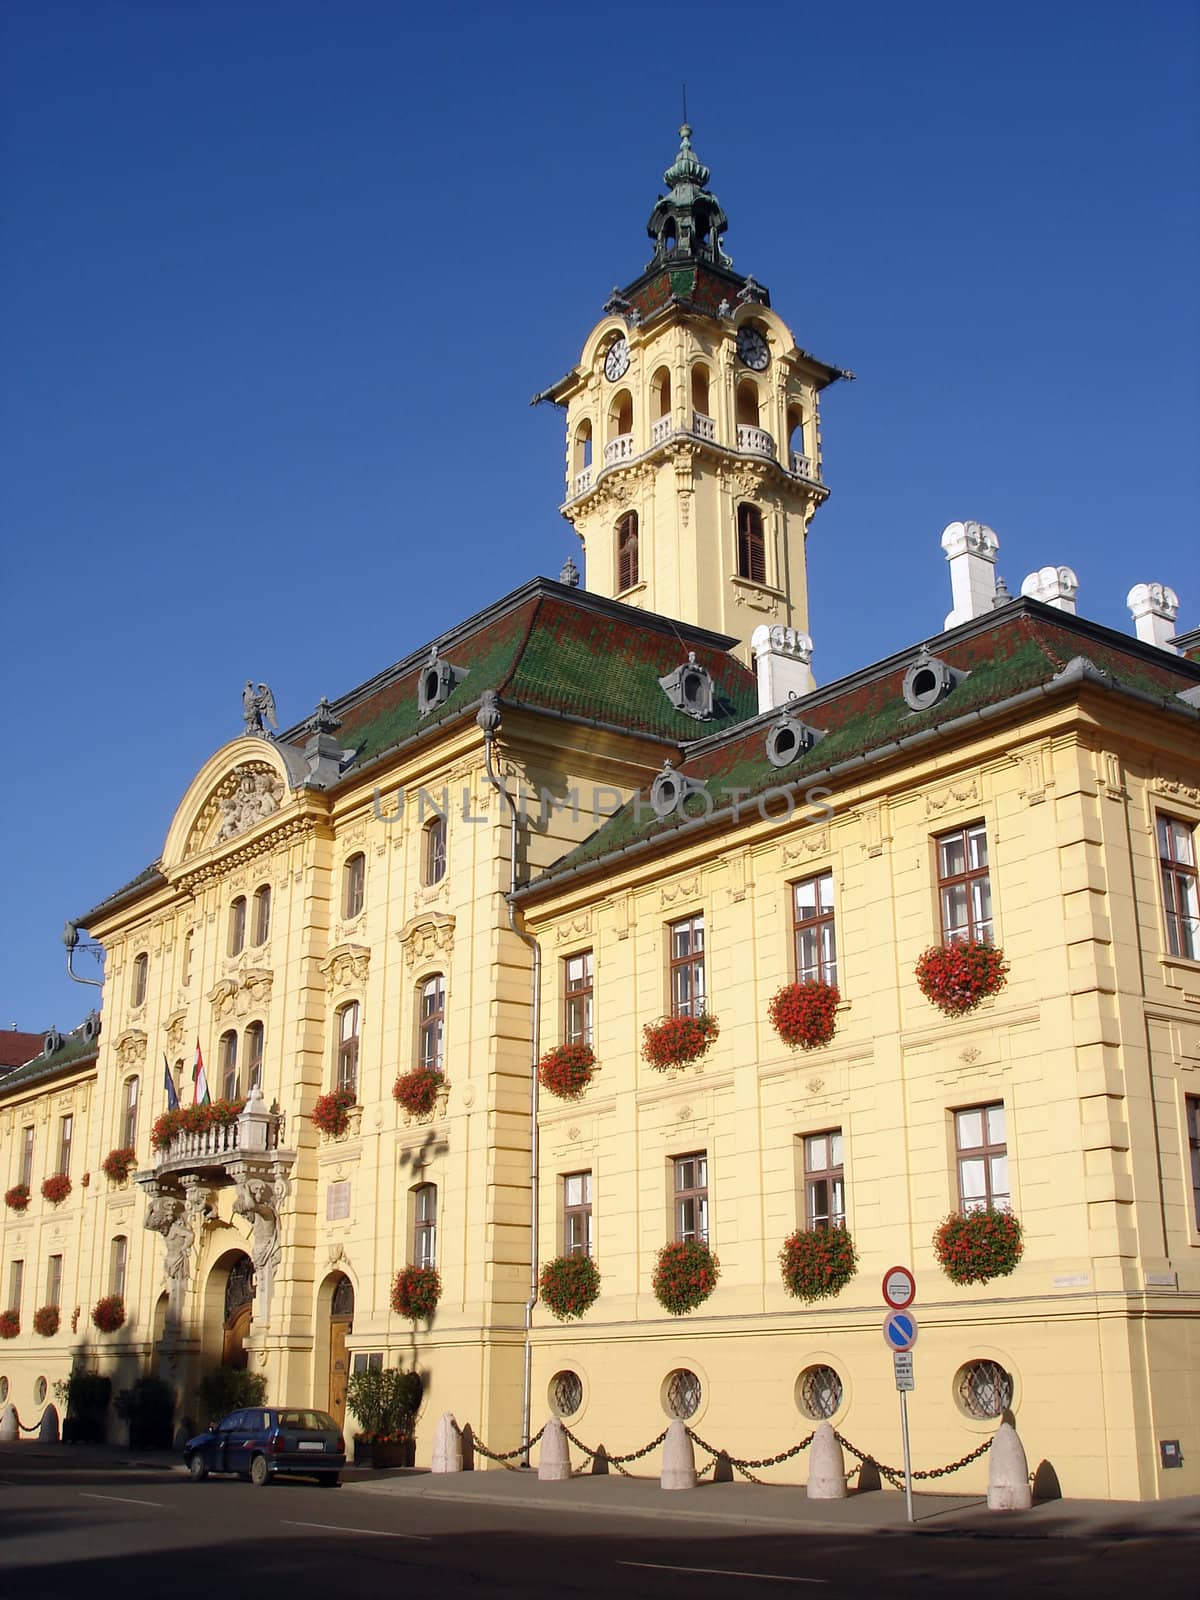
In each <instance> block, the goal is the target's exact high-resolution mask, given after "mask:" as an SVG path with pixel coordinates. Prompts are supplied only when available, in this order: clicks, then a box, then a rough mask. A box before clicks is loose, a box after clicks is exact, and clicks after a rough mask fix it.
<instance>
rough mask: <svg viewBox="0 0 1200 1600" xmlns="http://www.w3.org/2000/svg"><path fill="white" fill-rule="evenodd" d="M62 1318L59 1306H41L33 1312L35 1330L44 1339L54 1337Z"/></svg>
mask: <svg viewBox="0 0 1200 1600" xmlns="http://www.w3.org/2000/svg"><path fill="white" fill-rule="evenodd" d="M61 1320H62V1318H61V1316H60V1314H59V1309H58V1307H57V1306H39V1307H38V1308H37V1310H36V1311H35V1312H34V1313H33V1331H34V1333H40V1334H41V1336H42V1338H43V1339H53V1337H54V1335H55V1334H56V1333H57V1332H58V1326H59V1323H60V1322H61Z"/></svg>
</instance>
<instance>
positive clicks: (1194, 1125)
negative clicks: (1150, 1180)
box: [1185, 1094, 1200, 1228]
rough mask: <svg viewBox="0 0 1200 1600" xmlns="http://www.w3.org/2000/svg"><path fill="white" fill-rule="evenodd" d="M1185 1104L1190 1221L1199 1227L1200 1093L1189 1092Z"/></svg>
mask: <svg viewBox="0 0 1200 1600" xmlns="http://www.w3.org/2000/svg"><path fill="white" fill-rule="evenodd" d="M1185 1104H1186V1107H1187V1138H1188V1155H1189V1156H1190V1157H1191V1165H1192V1221H1193V1222H1194V1223H1195V1224H1196V1226H1197V1228H1200V1095H1198V1094H1189V1095H1188V1097H1187V1100H1186V1102H1185Z"/></svg>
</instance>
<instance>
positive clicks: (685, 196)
mask: <svg viewBox="0 0 1200 1600" xmlns="http://www.w3.org/2000/svg"><path fill="white" fill-rule="evenodd" d="M683 111H684V120H683V122H682V123H681V125H680V128H679V150H678V152H677V154H676V156H675V159H674V161H672V163H671V165H670V166H669V167H668V168H667V170H666V171H665V172H664V173H663V182H664V183H665V184H666V185H667V186H668V189H669V191H670V192H669V193H668V194H667V195H665V196H664V195H660V196H659V198H658V201H657V203H656V205H655V207H654V210H653V211H652V212H651V213H650V220H649V222H648V223H647V224H646V232H647V233H648V234H649V235H650V237H651V238H652V239H653V240H654V259H653V260H652V261H650V262H649V263H647V270H649V269H650V268H651V267H655V266H661V265H662V264H663V263H664V262H665V261H666V260H667V259H668V258H670V259H671V260H673V261H674V260H678V261H680V262H683V261H711V262H712V263H713V264H714V265H715V266H720V267H730V266H732V265H733V263H732V262H731V261H730V259H729V257H728V256H727V255H726V254H725V253H724V251H723V250H722V249H721V237H722V235H723V234H724V232H725V230H726V228H728V226H729V218H728V217H727V216H726V215H725V213H724V211H723V210H722V209H721V202H720V201H719V200H718V199H717V197H716V195H714V194H712V193H710V191H709V189H708V180H709V177H710V173H709V169H708V168H707V167H706V166H705V165H704V163H703V162H702V161H701V160H700V158H699V157H698V156H697V155H696V152H695V151H694V150H693V149H692V129H691V125H690V124H689V122H688V120H687V86H686V84H685V85H684V89H683Z"/></svg>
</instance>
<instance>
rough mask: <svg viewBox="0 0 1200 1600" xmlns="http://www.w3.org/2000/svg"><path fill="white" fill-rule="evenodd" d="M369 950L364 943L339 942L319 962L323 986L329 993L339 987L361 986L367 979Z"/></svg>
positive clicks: (369, 962) (369, 959) (334, 991)
mask: <svg viewBox="0 0 1200 1600" xmlns="http://www.w3.org/2000/svg"><path fill="white" fill-rule="evenodd" d="M370 965H371V952H370V950H369V949H368V948H367V946H366V945H364V944H339V945H335V946H334V947H333V949H332V950H331V951H330V952H329V955H328V956H327V958H326V959H325V960H324V961H323V962H322V963H321V972H322V973H323V974H324V977H325V988H326V990H327V991H328V992H329V993H330V994H335V993H336V992H337V991H338V990H339V989H348V988H351V987H358V988H361V987H362V985H363V984H365V983H366V981H367V970H368V968H369V967H370Z"/></svg>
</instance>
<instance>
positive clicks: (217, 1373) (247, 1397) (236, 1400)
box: [196, 1367, 267, 1427]
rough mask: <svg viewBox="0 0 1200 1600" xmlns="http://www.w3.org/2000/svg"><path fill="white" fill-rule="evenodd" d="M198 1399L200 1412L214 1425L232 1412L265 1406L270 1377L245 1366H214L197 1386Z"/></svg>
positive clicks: (209, 1423) (210, 1424)
mask: <svg viewBox="0 0 1200 1600" xmlns="http://www.w3.org/2000/svg"><path fill="white" fill-rule="evenodd" d="M196 1398H197V1399H198V1400H199V1402H200V1408H199V1409H200V1415H201V1416H202V1417H204V1418H205V1420H206V1421H207V1423H208V1425H209V1426H210V1427H213V1426H215V1425H216V1424H217V1423H218V1422H220V1420H221V1418H222V1417H227V1416H228V1415H229V1413H230V1412H231V1411H243V1410H245V1409H246V1407H247V1406H261V1405H262V1404H263V1403H264V1401H265V1400H266V1398H267V1380H266V1379H265V1378H264V1377H263V1375H262V1373H261V1372H247V1371H246V1369H245V1368H244V1367H213V1368H212V1370H211V1371H209V1372H206V1373H205V1374H204V1376H203V1377H202V1378H201V1379H200V1382H199V1383H198V1384H197V1385H196Z"/></svg>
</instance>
